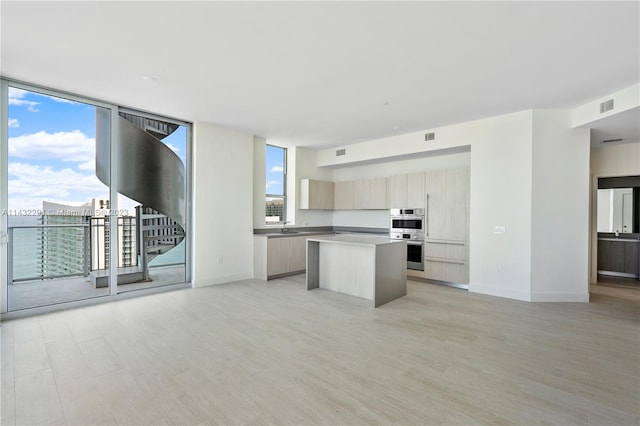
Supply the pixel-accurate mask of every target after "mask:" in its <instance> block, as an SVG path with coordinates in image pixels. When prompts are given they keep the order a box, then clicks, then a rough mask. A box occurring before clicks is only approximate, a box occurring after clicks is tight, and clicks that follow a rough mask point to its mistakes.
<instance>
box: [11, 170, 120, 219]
mask: <svg viewBox="0 0 640 426" xmlns="http://www.w3.org/2000/svg"><path fill="white" fill-rule="evenodd" d="M8 172H9V182H8V184H9V185H8V186H9V188H8V189H9V208H10V209H40V208H42V201H43V200H71V199H72V200H73V201H86V200H89V199H91V198H94V197H105V196H108V190H107V187H106V186H105V185H104V184H103V183H102V182H100V181H99V180H98V178H97V177H96V176H95V174H84V173H79V172H77V171H75V170H72V169H70V168H65V169H62V170H55V169H53V168H52V167H50V166H44V167H43V166H37V165H32V164H25V163H15V162H14V163H9V167H8ZM105 194H106V195H105Z"/></svg>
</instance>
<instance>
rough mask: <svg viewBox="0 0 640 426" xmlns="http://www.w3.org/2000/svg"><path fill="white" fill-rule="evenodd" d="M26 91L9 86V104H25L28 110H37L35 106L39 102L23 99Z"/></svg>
mask: <svg viewBox="0 0 640 426" xmlns="http://www.w3.org/2000/svg"><path fill="white" fill-rule="evenodd" d="M28 93H30V92H28V91H26V90H22V89H16V88H15V87H9V105H15V106H26V107H28V108H29V111H32V112H38V109H37V108H36V106H37V105H39V104H40V102H34V101H28V100H26V99H23V98H24V97H25V96H26V95H27V94H28Z"/></svg>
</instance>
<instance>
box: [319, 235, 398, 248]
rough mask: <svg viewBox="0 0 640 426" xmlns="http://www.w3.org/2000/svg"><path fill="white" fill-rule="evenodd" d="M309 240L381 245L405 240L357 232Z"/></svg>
mask: <svg viewBox="0 0 640 426" xmlns="http://www.w3.org/2000/svg"><path fill="white" fill-rule="evenodd" d="M308 240H309V241H317V242H319V243H337V244H350V245H365V246H379V245H383V244H395V243H401V242H403V241H404V240H391V239H389V237H388V236H378V235H356V234H339V235H334V236H333V237H319V238H309V239H308Z"/></svg>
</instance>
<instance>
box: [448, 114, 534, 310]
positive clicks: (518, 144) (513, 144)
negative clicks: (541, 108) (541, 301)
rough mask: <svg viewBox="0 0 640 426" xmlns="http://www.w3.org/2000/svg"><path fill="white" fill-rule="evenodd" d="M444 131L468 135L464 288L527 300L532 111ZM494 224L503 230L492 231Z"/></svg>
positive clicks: (454, 135)
mask: <svg viewBox="0 0 640 426" xmlns="http://www.w3.org/2000/svg"><path fill="white" fill-rule="evenodd" d="M440 133H441V134H442V132H440ZM445 136H447V137H450V138H452V139H455V140H461V141H462V140H466V141H471V191H470V194H471V203H470V204H471V205H470V215H471V217H470V237H469V291H473V292H477V293H484V294H491V295H495V296H501V297H509V298H512V299H519V300H529V298H530V284H531V171H532V164H531V163H532V147H531V141H532V113H531V111H524V112H520V113H513V114H507V115H503V116H500V117H495V118H492V119H487V120H481V121H478V122H473V123H469V124H466V125H462V126H458V127H456V128H451V129H449V130H448V131H447V135H445ZM496 226H502V227H504V228H505V233H504V234H494V228H495V227H496Z"/></svg>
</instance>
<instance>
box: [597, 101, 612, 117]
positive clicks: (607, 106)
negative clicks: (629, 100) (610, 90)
mask: <svg viewBox="0 0 640 426" xmlns="http://www.w3.org/2000/svg"><path fill="white" fill-rule="evenodd" d="M612 109H613V99H609V100H608V101H604V102H603V103H601V104H600V114H602V113H604V112H607V111H611V110H612Z"/></svg>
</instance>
